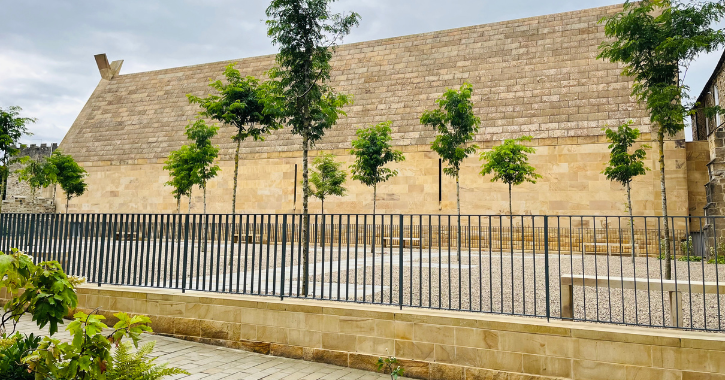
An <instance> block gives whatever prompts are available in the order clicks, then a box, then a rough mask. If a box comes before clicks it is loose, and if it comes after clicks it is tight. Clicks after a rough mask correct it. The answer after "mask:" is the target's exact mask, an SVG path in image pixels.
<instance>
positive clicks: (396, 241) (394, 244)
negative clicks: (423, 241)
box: [383, 236, 420, 248]
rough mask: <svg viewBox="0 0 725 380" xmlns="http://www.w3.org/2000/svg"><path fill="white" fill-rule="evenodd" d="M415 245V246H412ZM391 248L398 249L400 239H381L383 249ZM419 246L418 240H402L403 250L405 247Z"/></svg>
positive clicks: (385, 237)
mask: <svg viewBox="0 0 725 380" xmlns="http://www.w3.org/2000/svg"><path fill="white" fill-rule="evenodd" d="M413 243H415V244H413ZM387 246H391V247H400V238H399V237H392V238H391V237H387V236H384V237H383V248H385V247H387ZM419 246H420V238H403V248H405V247H419Z"/></svg>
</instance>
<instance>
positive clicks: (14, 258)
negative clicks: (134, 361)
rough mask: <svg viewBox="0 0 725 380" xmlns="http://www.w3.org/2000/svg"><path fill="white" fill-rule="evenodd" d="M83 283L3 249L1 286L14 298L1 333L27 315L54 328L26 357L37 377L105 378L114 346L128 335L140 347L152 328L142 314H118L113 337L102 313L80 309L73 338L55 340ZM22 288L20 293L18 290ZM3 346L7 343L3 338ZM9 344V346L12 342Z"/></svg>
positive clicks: (56, 267) (41, 325) (57, 267)
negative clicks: (141, 336) (79, 285)
mask: <svg viewBox="0 0 725 380" xmlns="http://www.w3.org/2000/svg"><path fill="white" fill-rule="evenodd" d="M80 282H82V279H80V278H77V277H69V276H67V275H66V274H65V273H64V272H63V269H62V268H61V266H60V264H59V263H58V262H56V261H49V262H42V263H39V264H37V265H36V264H34V263H33V259H32V258H31V257H30V256H28V255H25V254H23V253H22V252H20V251H19V250H18V249H16V248H13V249H12V250H11V252H10V254H4V253H2V252H0V289H1V288H5V289H6V291H7V292H8V293H9V295H10V297H11V299H10V300H9V301H8V302H7V303H6V304H5V305H4V306H3V310H4V314H3V315H2V319H1V320H0V331H2V332H5V331H8V327H9V326H8V324H11V327H12V332H15V328H16V326H17V322H18V321H19V319H20V317H22V316H23V315H24V314H26V313H29V314H30V315H31V316H32V317H33V320H34V321H35V322H36V323H37V325H38V327H39V328H44V327H45V326H46V325H49V326H50V328H49V329H50V336H46V337H44V338H43V340H42V341H40V343H39V344H38V346H37V348H36V349H35V351H33V352H32V353H31V354H29V355H27V356H24V357H23V358H22V360H21V362H22V364H23V365H26V366H27V368H28V369H29V370H30V371H32V372H34V373H35V377H36V378H37V379H48V380H105V371H106V369H107V366H108V363H109V362H110V359H111V354H110V352H111V345H112V344H120V343H121V340H122V339H124V338H126V337H129V338H131V340H132V341H133V344H134V345H138V340H139V337H140V334H141V333H143V332H150V331H151V327H149V324H150V323H151V321H150V320H149V318H148V317H146V316H143V315H136V316H133V317H130V316H129V315H127V314H125V313H117V314H114V316H115V317H116V318H117V319H118V322H117V323H116V324H115V325H114V326H113V330H112V332H111V333H110V334H109V335H106V336H104V335H102V333H103V329H105V328H107V327H108V326H106V325H105V324H104V323H103V322H102V320H103V319H104V317H103V316H102V315H96V311H97V310H96V311H94V312H93V313H91V314H88V315H87V314H85V313H82V312H79V313H76V314H75V315H74V316H73V317H74V320H73V322H71V323H70V324H68V327H67V328H66V330H67V331H69V332H70V334H71V337H72V340H71V341H70V342H61V341H60V340H59V339H54V338H52V335H53V334H55V333H56V332H57V331H58V324H61V323H63V317H64V316H66V315H68V313H69V312H70V310H71V309H73V308H75V307H76V305H77V304H78V299H77V296H76V292H75V287H76V286H77V285H78V284H79V283H80ZM21 290H23V292H22V294H21V293H20V291H21ZM4 342H5V343H6V344H4V346H5V347H9V345H8V344H7V341H4ZM14 343H15V342H13V343H10V345H12V344H14Z"/></svg>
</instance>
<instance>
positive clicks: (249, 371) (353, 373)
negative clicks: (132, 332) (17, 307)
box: [18, 317, 390, 380]
mask: <svg viewBox="0 0 725 380" xmlns="http://www.w3.org/2000/svg"><path fill="white" fill-rule="evenodd" d="M44 330H45V331H40V330H39V329H38V328H37V326H36V325H35V323H34V322H32V321H31V320H30V318H29V317H23V318H22V319H21V321H20V323H19V324H18V331H20V332H22V333H25V334H30V333H34V334H36V335H38V334H47V328H46V329H44ZM60 330H61V331H60V332H58V333H57V334H56V336H59V337H60V338H61V339H63V338H66V339H69V335H68V333H67V332H66V331H65V326H61V327H60ZM149 341H156V346H155V348H154V355H155V356H158V359H157V360H156V361H157V362H158V363H169V365H170V366H175V367H179V368H182V369H184V370H186V371H187V372H189V373H190V375H179V376H174V377H168V378H166V379H168V380H171V379H185V380H192V379H193V380H196V379H205V380H221V379H224V380H241V379H269V380H273V379H289V380H295V379H325V380H327V379H330V380H332V379H345V380H348V379H349V380H352V379H359V380H378V379H380V380H382V379H389V378H390V376H388V375H383V374H378V373H372V372H367V371H361V370H357V369H351V368H343V367H337V366H334V365H329V364H320V363H312V362H306V361H302V360H295V359H287V358H279V357H275V356H268V355H261V354H255V353H251V352H246V351H240V350H234V349H230V348H224V347H216V346H210V345H206V344H201V343H194V342H188V341H185V340H180V339H174V338H169V337H164V336H157V335H145V336H144V338H143V339H142V342H144V343H145V342H149Z"/></svg>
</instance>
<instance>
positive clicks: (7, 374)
mask: <svg viewBox="0 0 725 380" xmlns="http://www.w3.org/2000/svg"><path fill="white" fill-rule="evenodd" d="M39 343H40V337H36V336H34V335H33V334H30V335H28V336H25V335H22V334H20V333H15V335H11V336H9V337H8V336H3V337H2V339H0V379H3V380H34V379H35V374H33V373H31V372H30V371H29V369H28V366H27V365H25V364H23V363H22V359H23V357H25V356H27V355H28V354H30V353H31V352H33V351H35V350H36V349H37V348H38V344H39Z"/></svg>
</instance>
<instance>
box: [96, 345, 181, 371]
mask: <svg viewBox="0 0 725 380" xmlns="http://www.w3.org/2000/svg"><path fill="white" fill-rule="evenodd" d="M154 345H155V342H148V343H146V344H144V345H143V346H141V347H140V348H139V349H137V350H135V352H134V351H133V347H132V345H131V344H129V343H128V342H124V343H121V344H120V345H118V347H116V350H115V352H114V353H113V359H112V361H111V365H110V366H109V367H108V371H107V372H106V380H157V379H161V378H164V377H166V376H173V375H188V374H189V373H188V372H186V371H184V370H183V369H180V368H175V367H167V366H166V365H165V364H161V365H159V364H156V363H155V361H156V359H157V358H154V357H151V356H150V355H151V352H152V351H153V349H154Z"/></svg>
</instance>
